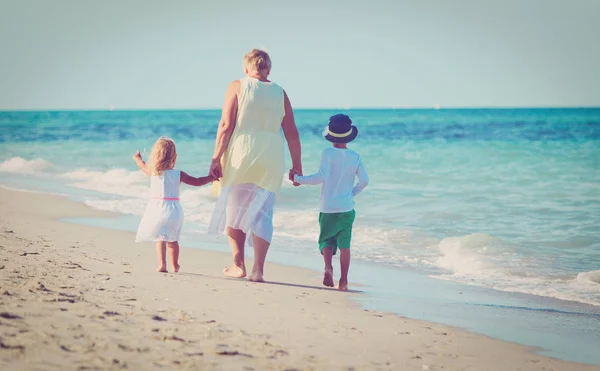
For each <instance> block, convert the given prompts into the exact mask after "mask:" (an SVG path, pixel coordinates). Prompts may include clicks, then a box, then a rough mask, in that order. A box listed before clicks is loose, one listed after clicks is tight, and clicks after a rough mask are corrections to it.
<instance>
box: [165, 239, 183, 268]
mask: <svg viewBox="0 0 600 371" xmlns="http://www.w3.org/2000/svg"><path fill="white" fill-rule="evenodd" d="M167 246H168V247H169V257H170V258H171V268H172V269H173V272H175V273H177V272H179V268H180V267H179V242H177V241H175V242H168V243H167Z"/></svg>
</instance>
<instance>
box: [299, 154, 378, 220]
mask: <svg viewBox="0 0 600 371" xmlns="http://www.w3.org/2000/svg"><path fill="white" fill-rule="evenodd" d="M355 177H356V178H358V183H357V184H355V183H354V180H355ZM294 181H295V182H296V183H300V184H313V185H316V184H323V186H322V187H321V207H320V209H321V212H322V213H328V214H329V213H343V212H347V211H351V210H352V209H354V196H356V195H357V194H359V193H360V192H361V191H362V190H363V189H364V188H365V187H366V186H367V184H369V176H368V175H367V171H366V170H365V167H364V166H363V163H362V161H361V159H360V156H359V154H358V153H356V152H354V151H352V150H350V149H346V148H335V147H332V148H327V149H325V150H323V153H322V154H321V165H320V166H319V171H318V172H316V173H315V174H312V175H307V176H301V175H295V176H294Z"/></svg>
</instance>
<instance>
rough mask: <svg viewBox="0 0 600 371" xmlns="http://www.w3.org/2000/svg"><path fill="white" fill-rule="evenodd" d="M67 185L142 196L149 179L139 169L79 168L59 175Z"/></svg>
mask: <svg viewBox="0 0 600 371" xmlns="http://www.w3.org/2000/svg"><path fill="white" fill-rule="evenodd" d="M61 176H62V177H63V178H65V179H67V180H68V181H69V185H70V186H73V187H77V188H82V189H87V190H91V191H96V192H101V193H107V194H113V195H119V196H127V197H135V198H142V197H147V194H148V189H149V180H148V177H146V176H145V175H144V174H143V173H142V172H141V171H129V170H126V169H111V170H107V171H94V170H88V169H79V170H75V171H70V172H67V173H64V174H62V175H61Z"/></svg>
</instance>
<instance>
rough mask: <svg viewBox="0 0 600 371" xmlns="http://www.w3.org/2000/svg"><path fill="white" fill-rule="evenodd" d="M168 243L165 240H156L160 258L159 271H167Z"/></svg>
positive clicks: (157, 254)
mask: <svg viewBox="0 0 600 371" xmlns="http://www.w3.org/2000/svg"><path fill="white" fill-rule="evenodd" d="M166 255H167V243H166V242H164V241H156V257H157V258H158V268H157V269H156V271H157V272H161V273H166V272H167V256H166Z"/></svg>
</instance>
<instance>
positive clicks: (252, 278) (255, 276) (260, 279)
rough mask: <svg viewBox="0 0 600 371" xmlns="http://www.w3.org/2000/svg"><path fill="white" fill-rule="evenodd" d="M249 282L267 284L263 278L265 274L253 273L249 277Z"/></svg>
mask: <svg viewBox="0 0 600 371" xmlns="http://www.w3.org/2000/svg"><path fill="white" fill-rule="evenodd" d="M248 281H252V282H265V279H264V278H263V272H259V271H253V272H252V273H250V275H249V276H248Z"/></svg>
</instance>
